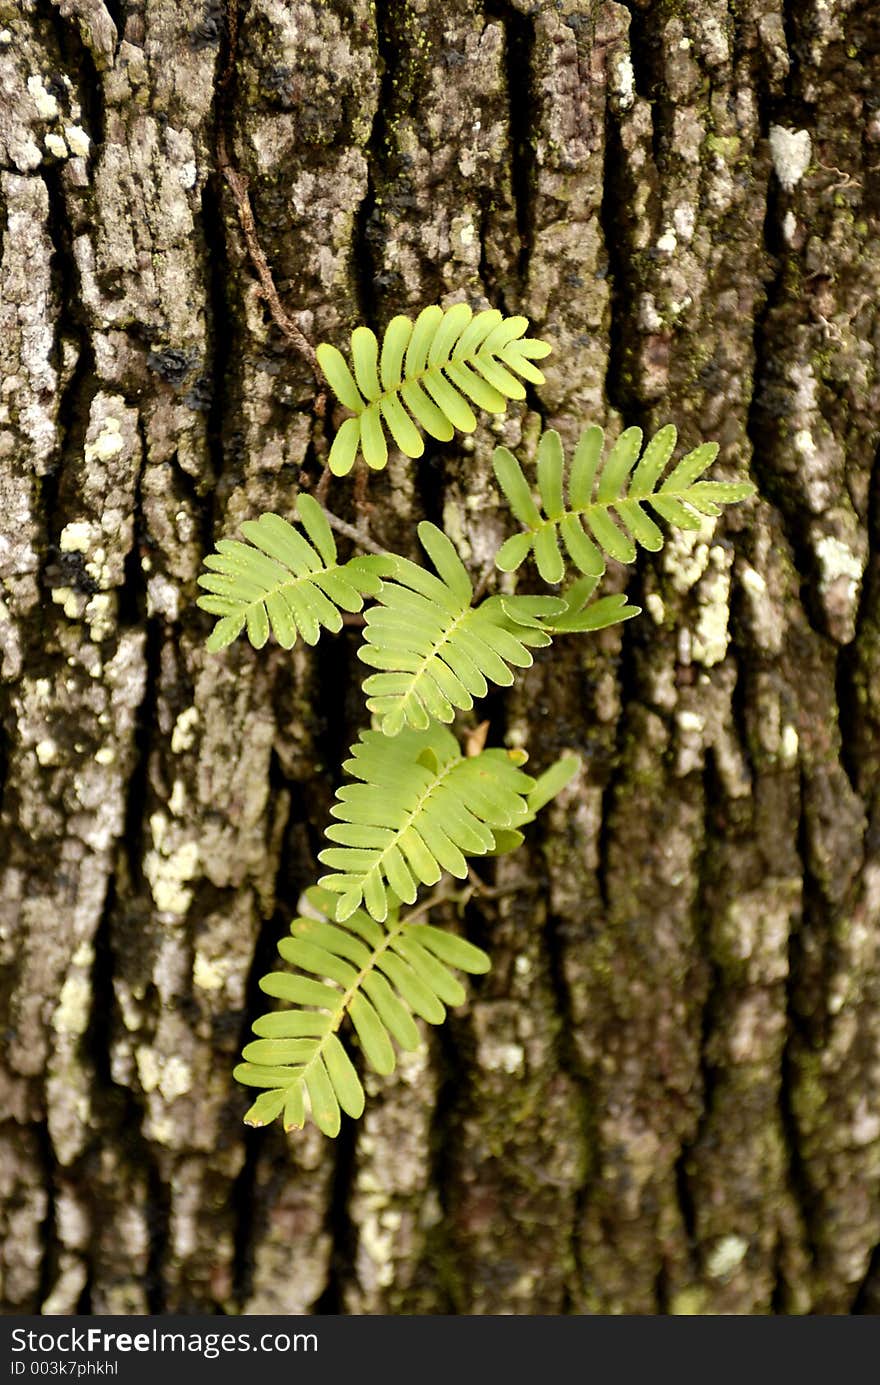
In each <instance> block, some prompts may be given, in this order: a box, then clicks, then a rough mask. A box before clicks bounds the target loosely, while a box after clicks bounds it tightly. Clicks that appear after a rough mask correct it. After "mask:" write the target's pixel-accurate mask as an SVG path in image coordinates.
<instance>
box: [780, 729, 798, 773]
mask: <svg viewBox="0 0 880 1385" xmlns="http://www.w3.org/2000/svg"><path fill="white" fill-rule="evenodd" d="M798 744H799V740H798V733H797V731H796V730H795V728H794V727H793V726H792V725H791V723H789V724H788V725H787V726H785V727H783V730H782V735H781V736H780V738H779V763H780V764H781V765H782V766H783V768H784V769H792V768H793V766H794V765H796V764H797V758H798Z"/></svg>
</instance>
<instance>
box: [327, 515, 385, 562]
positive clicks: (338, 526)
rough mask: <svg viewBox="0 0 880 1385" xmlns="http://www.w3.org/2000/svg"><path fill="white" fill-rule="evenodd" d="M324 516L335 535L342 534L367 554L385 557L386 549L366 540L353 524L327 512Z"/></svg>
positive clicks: (370, 540)
mask: <svg viewBox="0 0 880 1385" xmlns="http://www.w3.org/2000/svg"><path fill="white" fill-rule="evenodd" d="M324 514H325V515H326V518H327V523H328V524H329V525H330V528H331V529H335V530H336V532H337V534H344V535H345V537H346V538H347V539H351V541H352V543H356V544H357V545H358V547H359V548H363V549H364V550H365V551H366V552H367V553H376V554H378V556H379V557H380V558H384V557H385V555H386V554H387V552H388V550H387V548H382V547H380V545H379V544H378V543H373V540H372V539H369V538H367V536H366V534H364V533H363V532H362V531H361V530H360V529H356V528H355V527H354V525H353V524H348V523H347V522H346V521H345V520H344V519H340V518H339V516H338V515H334V514H331V513H330V511H329V510H325V511H324Z"/></svg>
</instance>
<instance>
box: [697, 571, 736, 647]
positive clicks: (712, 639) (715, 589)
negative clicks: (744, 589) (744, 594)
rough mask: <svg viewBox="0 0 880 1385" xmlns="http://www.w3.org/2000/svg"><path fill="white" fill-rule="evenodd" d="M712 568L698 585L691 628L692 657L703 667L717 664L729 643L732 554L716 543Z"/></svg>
mask: <svg viewBox="0 0 880 1385" xmlns="http://www.w3.org/2000/svg"><path fill="white" fill-rule="evenodd" d="M709 559H710V563H711V565H712V568H713V569H714V571H712V572H711V573H710V574H709V575H708V576H707V577H706V578H705V580H704V581H703V582H702V583H701V586H700V614H699V616H698V617H697V626H696V629H695V630H694V643H693V657H694V659H695V660H696V661H697V663H699V664H702V665H703V666H704V667H705V668H713V667H714V665H715V664H720V663H721V661H722V660H723V659H724V657H725V655H726V654H727V646H728V644H729V643H730V632H729V630H728V620H729V617H730V568H731V564H732V562H733V554H732V553H729V552H728V551H727V550H726V549H724V548H721V547H720V545H718V544H715V545H713V547H712V548H711V549H710V551H709Z"/></svg>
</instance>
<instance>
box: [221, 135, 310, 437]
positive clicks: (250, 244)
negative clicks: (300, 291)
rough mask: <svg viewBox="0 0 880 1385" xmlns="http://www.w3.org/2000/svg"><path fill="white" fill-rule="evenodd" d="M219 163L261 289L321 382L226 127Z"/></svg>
mask: <svg viewBox="0 0 880 1385" xmlns="http://www.w3.org/2000/svg"><path fill="white" fill-rule="evenodd" d="M217 164H218V166H219V168H220V171H221V173H222V174H223V177H224V178H225V179H226V182H227V183H228V184H229V187H230V190H231V192H232V195H233V197H234V198H235V205H236V207H237V208H238V219H239V223H240V225H241V231H242V235H243V236H244V241H245V245H246V246H247V248H248V254H249V255H250V257H251V263H252V265H253V267H254V269H255V270H256V271H257V277H258V279H259V281H260V288H261V289H262V292H263V297H264V298H265V300H266V302H267V303H268V305H269V311H270V313H271V314H272V319H273V321H274V322H275V323H276V324H277V326H278V327H279V328H280V329H281V331H282V332H283V333H284V335H285V336H286V337H287V340H288V341H289V342H290V344H291V345H292V346H293V347H295V348H296V350H297V351H298V352H299V354H300V355H301V356H304V357H305V359H306V360H307V361H308V363H309V365H310V366H311V368H312V373H313V374H314V376H315V379H316V380H317V381H318V383H319V385H320V382H321V367H320V366H319V365H318V358H317V356H316V355H315V348H314V347H313V346H312V344H311V342H310V341H308V340H307V339H306V338H305V337H304V336H303V334H302V332H301V331H300V330H299V328H298V327H297V325H296V323H295V322H293V321H292V320H291V319H290V318H289V317H288V315H287V313H286V312H285V311H284V306H283V304H282V302H281V299H280V298H279V297H278V290H277V289H276V287H275V281H274V279H273V278H272V271H271V270H270V268H269V263H268V261H267V259H266V256H265V254H264V253H263V247H262V246H261V245H260V241H259V237H258V236H257V227H256V223H255V221H254V213H253V210H252V208H251V199H250V196H249V195H248V180H247V177H246V176H245V174H243V173H240V172H239V171H238V169H237V168H235V167H234V166H233V165H232V163H231V162H230V159H229V154H228V152H227V149H226V138H225V136H224V134H223V132H222V130H221V132H220V134H219V136H218V138H217ZM324 398H325V395H324V390H323V388H321V390H320V393H319V396H318V400H319V403H316V405H315V412H316V413H318V414H322V413H323V412H324V408H323V404H324ZM319 404H320V407H319Z"/></svg>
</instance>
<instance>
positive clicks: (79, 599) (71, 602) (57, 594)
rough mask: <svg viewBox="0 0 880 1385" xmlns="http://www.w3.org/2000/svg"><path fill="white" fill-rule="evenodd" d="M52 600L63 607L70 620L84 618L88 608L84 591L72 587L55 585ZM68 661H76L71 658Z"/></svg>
mask: <svg viewBox="0 0 880 1385" xmlns="http://www.w3.org/2000/svg"><path fill="white" fill-rule="evenodd" d="M52 600H53V601H54V602H55V605H56V606H60V607H61V609H62V611H63V612H64V614H65V615H66V616H67V618H68V620H82V616H83V612H84V611H85V609H86V597H85V594H84V593H83V592H75V591H74V590H73V588H72V587H53V588H52ZM68 662H69V663H74V662H75V661H74V660H73V659H72V658H71V659H69V660H68Z"/></svg>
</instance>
